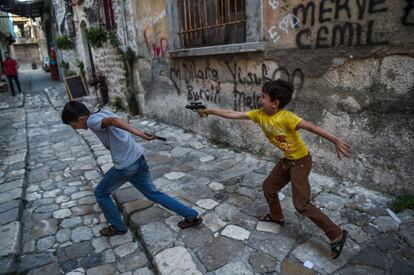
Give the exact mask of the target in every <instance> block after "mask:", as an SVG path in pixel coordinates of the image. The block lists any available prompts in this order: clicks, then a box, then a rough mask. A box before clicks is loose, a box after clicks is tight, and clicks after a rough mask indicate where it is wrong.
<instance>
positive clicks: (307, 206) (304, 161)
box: [290, 155, 342, 241]
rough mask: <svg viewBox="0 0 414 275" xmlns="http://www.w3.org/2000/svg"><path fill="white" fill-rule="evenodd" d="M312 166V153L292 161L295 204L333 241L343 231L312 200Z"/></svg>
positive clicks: (297, 208) (301, 212)
mask: <svg viewBox="0 0 414 275" xmlns="http://www.w3.org/2000/svg"><path fill="white" fill-rule="evenodd" d="M311 168H312V157H311V156H310V155H308V156H306V157H303V158H301V159H299V160H297V161H291V170H290V171H291V172H290V176H291V181H292V197H293V204H294V206H295V208H296V210H297V211H298V212H299V213H300V214H302V215H303V216H306V217H308V218H309V219H311V220H312V221H313V222H314V223H315V224H316V225H317V226H318V227H319V228H321V229H322V230H323V231H324V232H325V233H326V235H327V236H328V238H329V239H330V240H331V241H333V240H335V239H338V238H339V237H341V235H342V231H341V229H340V228H339V226H337V225H336V224H335V223H333V222H332V221H331V219H329V218H328V217H327V216H326V215H325V214H324V213H322V211H321V210H319V209H318V208H317V207H316V206H314V205H313V204H312V203H311V202H310V196H311V191H310V185H309V181H308V176H309V173H310V170H311Z"/></svg>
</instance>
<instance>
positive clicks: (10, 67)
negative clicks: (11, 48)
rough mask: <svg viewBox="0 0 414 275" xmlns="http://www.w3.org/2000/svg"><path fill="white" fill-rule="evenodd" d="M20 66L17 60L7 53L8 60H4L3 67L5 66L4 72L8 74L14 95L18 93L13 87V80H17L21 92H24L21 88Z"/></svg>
mask: <svg viewBox="0 0 414 275" xmlns="http://www.w3.org/2000/svg"><path fill="white" fill-rule="evenodd" d="M18 67H19V66H18V65H17V62H16V60H14V59H13V58H11V57H10V54H9V53H6V60H4V61H3V68H4V73H5V74H6V76H7V80H8V81H9V86H10V89H11V91H12V94H13V96H15V95H16V92H15V91H14V87H13V80H14V82H16V85H17V88H18V89H19V92H20V93H21V92H22V89H21V88H20V82H19V76H18V72H17V68H18Z"/></svg>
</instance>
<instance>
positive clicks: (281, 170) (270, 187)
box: [263, 159, 290, 221]
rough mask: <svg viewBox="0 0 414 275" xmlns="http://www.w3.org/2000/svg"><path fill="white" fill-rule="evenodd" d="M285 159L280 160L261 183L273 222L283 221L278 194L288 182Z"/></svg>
mask: <svg viewBox="0 0 414 275" xmlns="http://www.w3.org/2000/svg"><path fill="white" fill-rule="evenodd" d="M285 162H286V159H281V160H279V162H278V163H277V164H276V166H275V167H274V168H273V170H272V172H270V174H269V176H268V177H267V178H266V179H265V180H264V182H263V193H264V195H265V198H266V201H267V203H268V204H269V210H270V217H271V218H272V219H273V220H275V221H282V220H283V213H282V207H281V206H280V201H279V195H278V192H279V191H280V190H281V189H282V188H283V187H284V186H285V185H286V184H288V183H289V181H290V177H289V173H288V170H287V169H286V165H285Z"/></svg>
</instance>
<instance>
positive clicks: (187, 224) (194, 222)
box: [178, 217, 203, 229]
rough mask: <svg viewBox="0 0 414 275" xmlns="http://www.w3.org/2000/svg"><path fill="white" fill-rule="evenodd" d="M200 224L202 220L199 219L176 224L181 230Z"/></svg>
mask: <svg viewBox="0 0 414 275" xmlns="http://www.w3.org/2000/svg"><path fill="white" fill-rule="evenodd" d="M202 222H203V218H201V217H197V218H191V219H185V220H182V221H180V222H179V223H178V227H179V228H181V229H186V228H189V227H193V226H197V225H199V224H200V223H202Z"/></svg>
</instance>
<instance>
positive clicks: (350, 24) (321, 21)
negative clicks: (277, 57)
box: [266, 0, 414, 49]
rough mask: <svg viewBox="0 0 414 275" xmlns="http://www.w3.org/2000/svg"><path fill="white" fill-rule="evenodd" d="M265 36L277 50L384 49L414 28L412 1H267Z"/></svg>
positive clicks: (413, 6)
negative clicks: (397, 34) (395, 36)
mask: <svg viewBox="0 0 414 275" xmlns="http://www.w3.org/2000/svg"><path fill="white" fill-rule="evenodd" d="M266 7H267V9H266V29H267V33H266V36H267V37H268V40H269V41H272V42H273V44H274V45H275V47H278V48H293V47H297V48H299V49H323V48H333V47H340V46H346V47H358V46H383V45H388V44H390V43H391V42H393V38H392V37H393V34H394V33H395V32H396V31H400V29H401V26H413V25H414V0H399V1H387V0H304V1H299V0H292V1H280V0H279V1H276V0H269V1H268V2H267V6H266Z"/></svg>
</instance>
